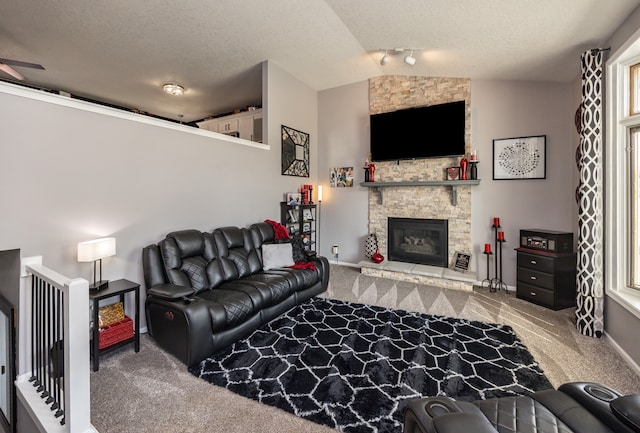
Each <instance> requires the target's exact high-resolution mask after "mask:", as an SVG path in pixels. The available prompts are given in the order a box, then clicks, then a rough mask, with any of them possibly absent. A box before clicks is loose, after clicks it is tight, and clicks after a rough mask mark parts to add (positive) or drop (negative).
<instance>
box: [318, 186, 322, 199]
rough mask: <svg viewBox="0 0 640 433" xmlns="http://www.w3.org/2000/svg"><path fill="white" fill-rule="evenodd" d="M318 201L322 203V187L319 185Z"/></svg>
mask: <svg viewBox="0 0 640 433" xmlns="http://www.w3.org/2000/svg"><path fill="white" fill-rule="evenodd" d="M318 201H322V185H318Z"/></svg>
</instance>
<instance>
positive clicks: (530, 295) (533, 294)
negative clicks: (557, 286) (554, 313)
mask: <svg viewBox="0 0 640 433" xmlns="http://www.w3.org/2000/svg"><path fill="white" fill-rule="evenodd" d="M516 296H517V297H518V298H520V299H526V300H527V301H530V302H533V303H534V304H538V305H542V306H544V307H551V308H554V309H555V303H554V300H553V296H554V293H553V291H552V290H545V289H541V288H540V287H536V286H532V285H529V284H526V283H522V282H520V281H518V284H517V287H516Z"/></svg>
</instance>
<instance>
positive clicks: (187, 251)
mask: <svg viewBox="0 0 640 433" xmlns="http://www.w3.org/2000/svg"><path fill="white" fill-rule="evenodd" d="M167 239H173V240H174V241H175V243H176V246H177V247H178V249H179V250H180V256H181V258H182V259H186V258H188V257H194V256H202V255H204V238H203V236H202V232H200V231H198V230H180V231H176V232H172V233H169V234H168V235H167Z"/></svg>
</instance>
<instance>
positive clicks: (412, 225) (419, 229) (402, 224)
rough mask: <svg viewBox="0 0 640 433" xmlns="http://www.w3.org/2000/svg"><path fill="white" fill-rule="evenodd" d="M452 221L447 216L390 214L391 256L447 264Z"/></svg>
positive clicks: (397, 258)
mask: <svg viewBox="0 0 640 433" xmlns="http://www.w3.org/2000/svg"><path fill="white" fill-rule="evenodd" d="M448 238H449V228H448V221H447V220H443V219H419V218H389V219H388V236H387V240H388V252H387V254H388V255H389V260H392V261H397V262H406V263H416V264H422V265H431V266H440V267H443V268H446V267H447V262H448V259H449V239H448Z"/></svg>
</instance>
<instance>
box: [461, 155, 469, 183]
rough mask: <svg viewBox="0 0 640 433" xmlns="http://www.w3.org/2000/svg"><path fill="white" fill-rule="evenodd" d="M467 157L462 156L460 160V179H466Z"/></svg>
mask: <svg viewBox="0 0 640 433" xmlns="http://www.w3.org/2000/svg"><path fill="white" fill-rule="evenodd" d="M467 164H468V161H467V158H466V157H463V158H462V159H461V160H460V180H467Z"/></svg>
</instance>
